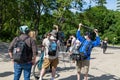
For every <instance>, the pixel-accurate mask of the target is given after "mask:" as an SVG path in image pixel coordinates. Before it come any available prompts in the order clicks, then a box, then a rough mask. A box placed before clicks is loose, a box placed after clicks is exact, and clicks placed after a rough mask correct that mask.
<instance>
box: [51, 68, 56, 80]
mask: <svg viewBox="0 0 120 80" xmlns="http://www.w3.org/2000/svg"><path fill="white" fill-rule="evenodd" d="M55 74H56V68H54V67H52V78H51V80H54V78H55Z"/></svg>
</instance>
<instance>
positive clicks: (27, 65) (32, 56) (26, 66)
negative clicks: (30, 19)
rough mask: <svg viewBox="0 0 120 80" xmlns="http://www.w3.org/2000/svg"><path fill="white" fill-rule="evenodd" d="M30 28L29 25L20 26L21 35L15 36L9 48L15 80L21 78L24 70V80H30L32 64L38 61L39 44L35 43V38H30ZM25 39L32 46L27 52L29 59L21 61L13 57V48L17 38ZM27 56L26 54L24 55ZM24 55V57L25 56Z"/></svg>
mask: <svg viewBox="0 0 120 80" xmlns="http://www.w3.org/2000/svg"><path fill="white" fill-rule="evenodd" d="M28 33H29V28H28V26H26V25H25V26H20V36H18V37H15V38H14V39H13V40H12V42H11V43H10V46H9V48H8V51H9V52H8V53H9V56H10V58H11V61H12V62H13V64H14V80H19V79H20V76H21V73H22V71H24V80H30V74H31V68H32V65H33V64H35V61H36V55H37V46H36V43H35V40H33V39H32V38H30V37H29V36H28ZM18 39H20V40H24V42H25V43H26V44H27V46H29V47H30V49H29V51H28V52H26V54H27V56H26V57H27V60H26V61H25V62H22V63H19V62H16V61H15V60H14V57H13V53H14V52H13V49H14V45H15V43H16V42H17V40H18ZM24 57H25V56H24ZM24 57H22V58H24Z"/></svg>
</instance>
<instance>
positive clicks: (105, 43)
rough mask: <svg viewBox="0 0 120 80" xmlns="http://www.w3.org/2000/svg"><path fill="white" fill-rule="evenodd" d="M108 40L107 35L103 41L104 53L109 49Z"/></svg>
mask: <svg viewBox="0 0 120 80" xmlns="http://www.w3.org/2000/svg"><path fill="white" fill-rule="evenodd" d="M107 41H108V38H107V37H106V38H105V39H104V40H103V41H102V48H103V53H104V54H105V52H106V50H107V44H108V43H107Z"/></svg>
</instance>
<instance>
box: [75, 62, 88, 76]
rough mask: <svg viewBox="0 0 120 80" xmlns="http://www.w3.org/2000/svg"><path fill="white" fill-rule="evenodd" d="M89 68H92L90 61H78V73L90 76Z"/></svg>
mask: <svg viewBox="0 0 120 80" xmlns="http://www.w3.org/2000/svg"><path fill="white" fill-rule="evenodd" d="M89 66H90V60H84V61H76V69H77V72H81V73H83V74H88V71H89Z"/></svg>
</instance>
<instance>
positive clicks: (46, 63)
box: [42, 58, 59, 69]
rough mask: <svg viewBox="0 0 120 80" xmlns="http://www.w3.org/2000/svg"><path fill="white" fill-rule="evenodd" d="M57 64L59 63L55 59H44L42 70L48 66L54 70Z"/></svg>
mask: <svg viewBox="0 0 120 80" xmlns="http://www.w3.org/2000/svg"><path fill="white" fill-rule="evenodd" d="M58 63H59V61H58V58H55V59H48V58H45V59H44V62H43V65H42V68H44V69H47V68H48V67H49V66H50V65H51V66H52V68H56V67H57V65H58Z"/></svg>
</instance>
